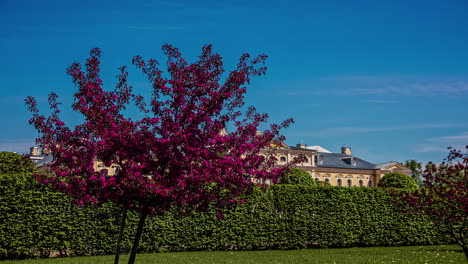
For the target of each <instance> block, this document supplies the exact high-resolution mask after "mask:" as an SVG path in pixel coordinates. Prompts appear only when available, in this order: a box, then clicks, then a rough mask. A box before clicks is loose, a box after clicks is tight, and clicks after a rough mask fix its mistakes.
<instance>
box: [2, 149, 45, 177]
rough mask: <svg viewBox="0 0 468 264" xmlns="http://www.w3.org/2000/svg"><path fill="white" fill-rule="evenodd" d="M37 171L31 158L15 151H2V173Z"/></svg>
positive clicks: (30, 172)
mask: <svg viewBox="0 0 468 264" xmlns="http://www.w3.org/2000/svg"><path fill="white" fill-rule="evenodd" d="M34 172H36V166H35V165H34V163H32V161H31V160H30V159H28V158H27V157H25V156H21V155H19V154H17V153H13V152H0V174H7V173H29V174H32V173H34Z"/></svg>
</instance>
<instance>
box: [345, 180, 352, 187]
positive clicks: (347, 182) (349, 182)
mask: <svg viewBox="0 0 468 264" xmlns="http://www.w3.org/2000/svg"><path fill="white" fill-rule="evenodd" d="M346 184H347V186H348V187H351V186H353V180H351V179H348V180H347V181H346Z"/></svg>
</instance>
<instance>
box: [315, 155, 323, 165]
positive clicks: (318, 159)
mask: <svg viewBox="0 0 468 264" xmlns="http://www.w3.org/2000/svg"><path fill="white" fill-rule="evenodd" d="M314 158H315V164H323V155H315V156H314Z"/></svg>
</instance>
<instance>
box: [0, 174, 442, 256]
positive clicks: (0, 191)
mask: <svg viewBox="0 0 468 264" xmlns="http://www.w3.org/2000/svg"><path fill="white" fill-rule="evenodd" d="M120 210H121V209H120V208H119V207H117V206H116V205H114V204H104V205H103V206H100V207H86V208H83V207H78V206H75V205H73V204H71V203H70V201H69V200H68V199H67V198H66V197H64V196H63V195H62V194H60V193H55V192H52V191H50V190H48V189H46V188H45V187H44V186H41V185H39V184H38V183H37V182H35V181H34V180H33V179H32V177H31V176H29V175H18V174H16V175H0V258H1V259H12V258H31V257H35V256H36V257H38V256H39V257H47V256H49V254H50V253H51V252H57V253H58V254H60V255H63V256H81V255H99V254H112V253H113V251H114V249H115V244H116V240H117V232H118V227H119V226H118V220H119V217H118V216H119V215H120ZM398 210H399V209H398V208H396V207H395V206H394V204H393V203H392V202H391V195H390V194H389V192H387V191H386V190H385V189H382V188H358V187H351V188H342V187H341V188H340V187H332V186H329V187H317V186H312V187H311V186H305V185H286V184H278V185H273V186H271V187H269V188H268V189H267V190H260V189H258V190H255V192H254V193H253V194H252V195H251V196H249V197H247V198H246V201H245V203H244V204H241V205H239V206H236V207H232V208H228V209H225V210H224V211H223V217H219V216H218V213H219V209H217V208H210V209H209V210H208V211H207V212H193V213H191V214H189V215H181V214H180V213H179V211H178V210H177V208H174V209H173V210H172V211H170V212H168V213H166V214H164V215H163V216H154V217H149V218H148V219H147V222H146V227H145V229H144V232H143V236H142V241H141V244H140V248H141V250H142V252H163V251H192V250H266V249H301V248H325V247H354V246H398V245H425V244H439V243H447V242H449V241H450V240H449V238H447V237H446V236H443V235H441V234H440V233H439V232H438V231H437V230H436V228H435V227H434V225H433V224H431V223H430V222H429V221H428V219H427V218H426V217H424V216H416V215H414V216H413V215H407V214H400V213H399V211H398ZM137 221H138V214H137V213H135V212H129V214H128V220H127V227H126V230H125V234H124V238H123V245H122V246H123V249H122V250H123V252H128V251H129V250H130V247H131V237H132V236H133V234H134V232H135V229H136V223H137Z"/></svg>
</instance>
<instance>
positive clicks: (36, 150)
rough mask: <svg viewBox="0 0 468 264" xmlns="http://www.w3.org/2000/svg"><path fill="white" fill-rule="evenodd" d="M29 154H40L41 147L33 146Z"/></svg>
mask: <svg viewBox="0 0 468 264" xmlns="http://www.w3.org/2000/svg"><path fill="white" fill-rule="evenodd" d="M29 155H31V156H39V148H38V147H32V148H30V149H29Z"/></svg>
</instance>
